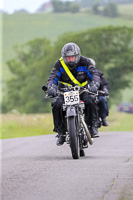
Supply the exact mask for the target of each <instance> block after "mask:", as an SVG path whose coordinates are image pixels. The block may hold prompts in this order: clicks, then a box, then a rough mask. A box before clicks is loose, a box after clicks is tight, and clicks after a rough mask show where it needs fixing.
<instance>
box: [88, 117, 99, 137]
mask: <svg viewBox="0 0 133 200" xmlns="http://www.w3.org/2000/svg"><path fill="white" fill-rule="evenodd" d="M92 116H93V118H92V123H91V126H90V133H91V137H92V138H96V137H99V133H98V130H97V127H98V124H97V117H96V115H95V114H92Z"/></svg>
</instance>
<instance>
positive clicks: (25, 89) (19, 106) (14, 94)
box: [2, 39, 53, 113]
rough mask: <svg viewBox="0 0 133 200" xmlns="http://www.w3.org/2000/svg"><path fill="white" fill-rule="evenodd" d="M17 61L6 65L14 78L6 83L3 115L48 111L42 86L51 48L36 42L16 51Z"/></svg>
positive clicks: (46, 42)
mask: <svg viewBox="0 0 133 200" xmlns="http://www.w3.org/2000/svg"><path fill="white" fill-rule="evenodd" d="M16 52H17V58H16V59H13V60H10V61H9V62H8V63H7V64H8V66H9V69H10V71H11V72H12V74H13V78H11V80H9V81H8V82H7V90H6V96H5V97H4V98H3V103H2V111H3V112H8V111H11V110H12V109H16V110H18V111H19V112H25V113H36V112H39V113H42V112H48V111H49V108H50V106H49V103H48V102H49V101H48V100H46V99H45V98H44V95H43V91H42V90H41V86H42V85H44V84H46V83H47V79H48V76H49V73H50V70H51V68H50V67H49V66H52V65H53V63H52V60H51V57H52V52H53V48H52V46H51V45H50V42H49V41H48V40H46V39H35V40H33V41H30V42H28V43H27V44H25V45H22V46H20V47H19V48H17V49H16Z"/></svg>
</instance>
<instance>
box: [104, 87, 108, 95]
mask: <svg viewBox="0 0 133 200" xmlns="http://www.w3.org/2000/svg"><path fill="white" fill-rule="evenodd" d="M103 91H104V93H105V95H107V96H108V95H109V91H108V89H107V88H104V89H103Z"/></svg>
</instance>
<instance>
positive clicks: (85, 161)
mask: <svg viewBox="0 0 133 200" xmlns="http://www.w3.org/2000/svg"><path fill="white" fill-rule="evenodd" d="M1 143H2V148H1V149H2V165H1V166H2V167H1V178H2V182H1V200H133V132H107V133H106V132H104V133H100V138H96V139H95V141H94V144H93V145H89V148H88V149H86V150H85V154H86V156H85V157H81V158H80V159H78V160H73V159H72V157H71V152H70V148H69V146H68V145H67V144H64V145H63V146H60V147H57V146H56V138H55V135H47V136H35V137H25V138H14V139H5V140H2V142H1Z"/></svg>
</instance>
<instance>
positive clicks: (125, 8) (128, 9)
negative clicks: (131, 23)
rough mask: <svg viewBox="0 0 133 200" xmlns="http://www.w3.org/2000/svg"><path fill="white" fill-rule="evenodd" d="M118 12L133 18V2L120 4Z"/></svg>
mask: <svg viewBox="0 0 133 200" xmlns="http://www.w3.org/2000/svg"><path fill="white" fill-rule="evenodd" d="M118 12H119V14H120V15H121V16H129V17H132V19H133V4H123V5H119V6H118Z"/></svg>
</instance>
